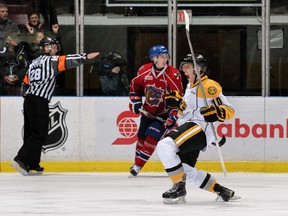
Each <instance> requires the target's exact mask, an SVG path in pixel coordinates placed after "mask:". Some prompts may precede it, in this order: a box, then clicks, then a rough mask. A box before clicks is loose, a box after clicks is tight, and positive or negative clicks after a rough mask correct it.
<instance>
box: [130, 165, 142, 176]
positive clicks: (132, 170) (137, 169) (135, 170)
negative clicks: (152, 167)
mask: <svg viewBox="0 0 288 216" xmlns="http://www.w3.org/2000/svg"><path fill="white" fill-rule="evenodd" d="M140 170H141V167H140V166H138V165H136V164H133V166H132V167H130V173H131V175H130V177H135V176H137V175H138V174H139V172H140Z"/></svg>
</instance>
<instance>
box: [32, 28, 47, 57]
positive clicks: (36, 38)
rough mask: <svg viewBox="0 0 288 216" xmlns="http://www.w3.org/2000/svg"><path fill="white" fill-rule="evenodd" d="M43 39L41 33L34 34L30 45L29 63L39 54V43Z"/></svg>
mask: <svg viewBox="0 0 288 216" xmlns="http://www.w3.org/2000/svg"><path fill="white" fill-rule="evenodd" d="M43 38H45V35H44V33H43V32H42V31H39V32H36V33H35V35H34V39H33V42H32V43H31V52H30V58H31V59H30V60H31V61H32V60H33V59H35V58H37V57H38V56H39V55H40V54H41V51H40V48H39V43H40V41H41V40H42V39H43Z"/></svg>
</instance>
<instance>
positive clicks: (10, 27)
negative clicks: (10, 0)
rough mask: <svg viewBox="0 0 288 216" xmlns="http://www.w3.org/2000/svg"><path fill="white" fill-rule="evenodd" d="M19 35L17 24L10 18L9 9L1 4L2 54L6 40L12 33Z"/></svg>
mask: <svg viewBox="0 0 288 216" xmlns="http://www.w3.org/2000/svg"><path fill="white" fill-rule="evenodd" d="M15 32H16V33H19V29H18V26H17V24H16V23H14V22H13V21H12V20H10V19H9V18H8V7H7V5H6V4H3V3H0V52H1V51H3V48H4V45H5V38H6V37H7V36H8V35H9V34H11V33H15Z"/></svg>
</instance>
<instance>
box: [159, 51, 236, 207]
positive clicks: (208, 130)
mask: <svg viewBox="0 0 288 216" xmlns="http://www.w3.org/2000/svg"><path fill="white" fill-rule="evenodd" d="M195 57H196V63H197V67H198V71H200V74H201V81H202V84H203V88H204V93H205V96H206V98H207V103H208V107H206V106H205V102H204V97H203V95H202V93H201V90H200V88H199V80H198V79H197V76H196V75H197V74H196V73H195V70H194V68H193V67H194V65H193V60H192V56H191V55H187V56H186V57H185V58H184V60H183V62H182V63H181V65H180V70H182V71H183V72H184V74H185V75H186V77H187V79H188V81H189V83H188V84H187V87H186V91H185V95H184V97H183V98H175V100H176V101H177V100H178V101H180V100H181V101H182V103H183V102H184V103H185V104H186V106H178V117H179V118H178V121H177V123H178V126H177V127H176V128H175V129H173V130H172V131H170V132H169V133H168V134H167V135H166V137H165V138H164V139H162V140H161V141H160V142H159V143H158V146H157V153H158V156H159V158H160V160H161V162H162V164H163V166H164V168H165V170H166V172H167V174H168V176H169V177H170V179H171V181H172V182H173V187H172V188H171V189H169V190H167V191H166V192H164V193H163V194H162V197H163V199H164V203H179V202H180V203H181V202H186V201H185V196H186V188H185V184H186V182H192V183H193V184H194V185H195V186H196V187H199V188H201V189H203V190H207V191H210V192H214V193H216V194H217V195H219V197H220V198H221V199H222V200H224V201H229V200H231V199H235V198H239V197H236V195H235V194H234V191H233V190H230V189H228V188H226V187H223V186H222V185H220V184H219V183H217V181H216V179H215V178H214V177H213V176H212V175H211V174H209V173H207V172H206V171H204V170H197V169H196V168H195V165H196V163H197V159H198V156H199V153H200V151H206V150H207V148H208V147H209V146H210V145H211V144H212V143H213V142H214V141H215V137H214V136H213V131H212V130H213V128H212V127H210V125H209V124H210V123H211V122H216V121H220V122H223V121H225V120H229V119H231V118H232V117H233V116H234V108H233V106H232V105H231V104H230V103H229V102H228V100H227V98H226V97H225V96H224V95H223V94H222V89H221V86H220V85H219V84H218V83H217V82H215V81H214V80H211V79H209V78H208V76H207V75H206V74H205V71H206V67H207V62H206V59H205V58H203V56H202V55H201V54H197V55H195ZM171 95H173V92H172V93H171V94H170V95H169V100H171V98H172V97H171ZM176 95H178V96H179V95H180V94H174V96H176ZM180 97H181V96H180ZM167 98H168V97H167ZM167 103H168V102H167ZM175 104H177V103H175Z"/></svg>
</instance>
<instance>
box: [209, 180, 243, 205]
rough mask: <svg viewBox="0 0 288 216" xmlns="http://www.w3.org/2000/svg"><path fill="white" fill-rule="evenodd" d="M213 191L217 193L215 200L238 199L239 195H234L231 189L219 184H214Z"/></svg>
mask: <svg viewBox="0 0 288 216" xmlns="http://www.w3.org/2000/svg"><path fill="white" fill-rule="evenodd" d="M214 190H215V192H216V193H217V194H218V197H217V198H216V201H225V202H228V201H230V200H237V199H240V198H241V197H240V196H237V195H235V192H234V191H233V190H230V189H228V188H226V187H223V186H221V185H219V184H216V185H215V187H214Z"/></svg>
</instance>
